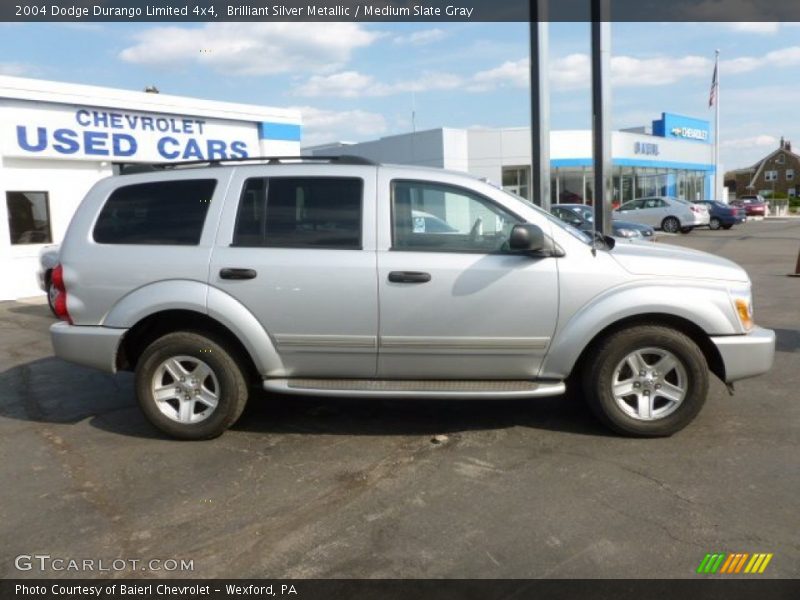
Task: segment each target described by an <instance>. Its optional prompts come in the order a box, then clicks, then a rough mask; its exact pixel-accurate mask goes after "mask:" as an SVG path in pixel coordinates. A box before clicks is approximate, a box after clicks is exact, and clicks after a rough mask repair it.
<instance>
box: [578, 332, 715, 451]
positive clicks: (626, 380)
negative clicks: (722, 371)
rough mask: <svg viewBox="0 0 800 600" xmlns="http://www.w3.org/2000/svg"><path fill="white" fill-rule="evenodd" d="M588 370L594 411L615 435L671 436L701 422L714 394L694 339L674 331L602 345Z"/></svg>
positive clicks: (629, 335)
mask: <svg viewBox="0 0 800 600" xmlns="http://www.w3.org/2000/svg"><path fill="white" fill-rule="evenodd" d="M593 355H594V356H596V357H598V358H597V359H596V360H595V361H594V362H590V363H587V365H586V367H585V368H584V377H583V382H584V391H585V395H586V398H587V400H588V402H589V406H590V407H591V409H592V411H593V412H594V413H595V414H596V415H597V416H598V417H599V418H600V420H601V421H603V422H604V423H605V424H606V425H608V426H609V427H610V428H611V429H613V430H614V431H617V432H618V433H622V434H624V435H630V436H636V437H660V436H668V435H672V434H673V433H675V432H677V431H680V430H681V429H683V428H684V427H686V425H688V424H689V423H690V422H691V421H692V419H694V418H695V416H697V413H699V412H700V409H701V408H702V407H703V404H704V403H705V400H706V395H707V393H708V366H707V364H706V359H705V356H704V355H703V353H702V352H701V351H700V349H699V348H698V347H697V344H695V343H694V342H693V341H692V340H691V339H690V338H689V337H687V336H686V335H684V334H682V333H680V332H679V331H676V330H674V329H670V328H668V327H662V326H656V325H647V326H638V327H633V328H630V329H625V330H622V331H619V332H617V333H614V334H612V335H610V336H609V337H607V338H606V339H605V340H603V341H602V342H600V344H599V346H597V347H596V348H595V351H594V352H593Z"/></svg>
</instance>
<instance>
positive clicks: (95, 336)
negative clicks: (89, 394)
mask: <svg viewBox="0 0 800 600" xmlns="http://www.w3.org/2000/svg"><path fill="white" fill-rule="evenodd" d="M127 331H128V330H127V329H112V328H111V327H99V326H98V327H86V326H83V325H70V324H69V323H66V322H64V321H60V322H58V323H54V324H53V325H51V326H50V340H51V341H52V342H53V350H54V351H55V353H56V356H57V357H59V358H63V359H64V360H66V361H69V362H72V363H75V364H78V365H83V366H85V367H92V368H94V369H100V370H101V371H106V372H108V373H116V371H117V350H118V348H119V343H120V340H122V336H124V335H125V332H127Z"/></svg>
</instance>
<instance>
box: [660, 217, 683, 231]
mask: <svg viewBox="0 0 800 600" xmlns="http://www.w3.org/2000/svg"><path fill="white" fill-rule="evenodd" d="M680 228H681V222H680V221H679V220H678V219H677V217H667V218H665V219H664V220H663V221H661V229H662V230H663V231H666V232H667V233H678V230H679V229H680Z"/></svg>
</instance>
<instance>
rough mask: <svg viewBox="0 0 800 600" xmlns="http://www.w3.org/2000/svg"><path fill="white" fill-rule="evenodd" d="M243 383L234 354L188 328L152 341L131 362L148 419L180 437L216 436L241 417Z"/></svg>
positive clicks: (198, 438)
mask: <svg viewBox="0 0 800 600" xmlns="http://www.w3.org/2000/svg"><path fill="white" fill-rule="evenodd" d="M247 396H248V387H247V382H246V380H245V377H244V374H243V370H242V368H241V367H240V366H239V363H238V362H237V360H236V359H235V357H234V355H233V354H232V353H231V352H230V351H229V350H228V349H227V348H226V347H225V346H224V345H223V344H222V343H220V342H218V341H216V340H214V339H212V338H210V337H207V336H206V335H204V334H200V333H193V332H176V333H169V334H167V335H165V336H163V337H160V338H158V339H156V340H155V341H154V342H152V343H151V344H150V345H149V346H148V347H147V348H146V349H145V351H144V352H143V353H142V356H141V357H140V358H139V361H138V364H137V366H136V397H137V399H138V401H139V406H140V407H141V409H142V411H143V412H144V414H145V416H146V417H147V419H148V420H149V421H150V422H151V423H152V424H153V425H155V426H156V427H157V428H158V429H160V430H161V431H163V432H165V433H167V434H169V435H171V436H172V437H176V438H179V439H185V440H204V439H210V438H214V437H217V436H219V435H221V434H222V433H223V432H224V431H225V430H226V429H228V428H229V427H230V426H231V425H233V424H234V423H235V422H236V420H237V419H238V418H239V416H241V414H242V411H243V410H244V407H245V404H246V403H247Z"/></svg>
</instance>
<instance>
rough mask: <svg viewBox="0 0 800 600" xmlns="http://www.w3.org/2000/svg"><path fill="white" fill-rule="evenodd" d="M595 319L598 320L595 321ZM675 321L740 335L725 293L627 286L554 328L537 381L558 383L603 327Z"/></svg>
mask: <svg viewBox="0 0 800 600" xmlns="http://www.w3.org/2000/svg"><path fill="white" fill-rule="evenodd" d="M598 316H599V318H598ZM648 316H652V317H653V320H654V321H657V320H658V318H659V317H664V316H667V317H677V318H680V319H683V320H685V321H688V322H690V323H693V324H694V325H696V326H697V327H699V328H700V329H702V330H703V331H704V332H705V333H706V334H707V335H709V336H711V335H736V334H741V333H742V330H741V326H740V325H739V324H738V322H736V321H735V320H733V319H735V318H736V317H735V315H734V313H733V309H732V306H731V301H730V298H729V296H728V293H727V290H726V289H725V288H724V287H722V286H717V285H710V286H708V287H698V286H697V285H696V284H687V283H686V282H674V283H670V282H664V281H660V282H648V283H645V284H643V283H642V282H641V281H637V282H633V283H631V284H627V285H624V286H621V287H617V288H613V289H611V290H608V291H606V292H604V293H603V294H600V295H599V296H596V297H595V298H593V299H592V300H591V301H590V302H588V303H587V304H586V305H584V306H583V307H581V308H580V309H579V310H577V311H575V312H574V314H573V315H572V317H571V318H570V319H569V320H568V321H566V323H564V324H563V325H559V327H558V329H557V330H556V332H555V334H554V336H553V341H552V343H551V344H550V349H549V351H548V353H547V356H546V357H545V360H544V362H543V364H542V369H541V371H540V374H539V377H540V378H543V379H563V378H565V377H567V376H568V375H569V374H570V372H571V371H572V369H573V367H574V366H575V363H576V362H577V360H578V358H579V357H580V355H581V353H582V352H583V351H584V350H585V349H586V347H587V346H588V345H589V344H590V343H591V342H592V341H593V340H594V339H595V338H596V337H597V335H598V334H599V333H600V332H602V331H603V330H605V329H607V328H608V327H610V326H612V325H614V324H615V323H618V322H620V321H623V320H625V319H629V318H635V317H648Z"/></svg>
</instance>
